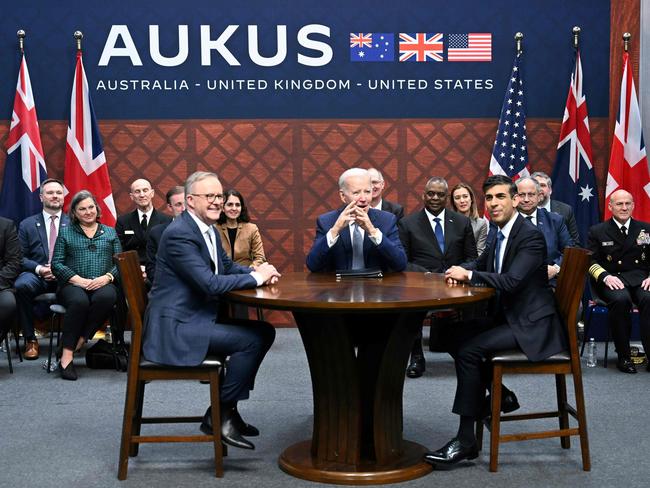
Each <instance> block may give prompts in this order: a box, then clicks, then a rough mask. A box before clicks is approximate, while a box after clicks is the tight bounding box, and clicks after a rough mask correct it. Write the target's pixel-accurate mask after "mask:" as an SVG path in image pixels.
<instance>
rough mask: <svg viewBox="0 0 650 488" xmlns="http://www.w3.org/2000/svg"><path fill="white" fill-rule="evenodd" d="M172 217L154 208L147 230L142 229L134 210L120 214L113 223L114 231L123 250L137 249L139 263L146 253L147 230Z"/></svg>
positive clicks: (144, 260)
mask: <svg viewBox="0 0 650 488" xmlns="http://www.w3.org/2000/svg"><path fill="white" fill-rule="evenodd" d="M171 221H172V218H171V217H170V216H169V215H165V214H162V213H160V212H158V211H157V210H156V209H155V208H154V210H153V212H152V213H151V218H150V219H149V222H148V224H147V232H143V231H142V227H141V226H140V220H139V219H138V211H137V210H134V211H133V212H130V213H128V214H125V215H120V216H119V217H118V218H117V223H116V224H115V232H117V236H118V237H119V238H120V242H121V243H122V249H124V250H125V251H138V257H139V258H140V264H145V262H146V258H147V256H146V254H147V234H148V233H149V230H150V229H152V228H153V227H154V226H156V225H158V224H164V223H165V222H167V223H169V222H171Z"/></svg>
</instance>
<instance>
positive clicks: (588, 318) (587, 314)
mask: <svg viewBox="0 0 650 488" xmlns="http://www.w3.org/2000/svg"><path fill="white" fill-rule="evenodd" d="M593 314H594V309H593V307H589V310H588V312H585V330H584V331H583V334H582V347H581V348H580V357H582V355H583V354H584V352H585V346H586V345H587V342H589V331H591V318H592V316H593Z"/></svg>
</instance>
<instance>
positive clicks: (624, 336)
mask: <svg viewBox="0 0 650 488" xmlns="http://www.w3.org/2000/svg"><path fill="white" fill-rule="evenodd" d="M592 284H593V282H592ZM594 286H596V292H597V293H598V296H599V297H600V298H601V299H602V300H604V301H605V302H606V303H607V309H608V316H607V317H608V320H607V321H608V324H609V330H611V331H612V338H613V339H614V344H615V345H616V352H617V353H618V355H619V356H620V357H624V358H629V357H630V335H631V334H632V316H631V315H630V312H631V310H632V307H633V305H634V304H635V303H636V304H637V306H638V307H639V329H640V331H641V342H642V343H643V349H644V350H645V352H646V354H648V352H649V351H650V291H646V290H644V289H643V288H641V286H631V287H626V288H624V289H622V290H610V289H609V287H607V286H606V285H605V284H604V283H600V282H598V283H596V284H595V285H594Z"/></svg>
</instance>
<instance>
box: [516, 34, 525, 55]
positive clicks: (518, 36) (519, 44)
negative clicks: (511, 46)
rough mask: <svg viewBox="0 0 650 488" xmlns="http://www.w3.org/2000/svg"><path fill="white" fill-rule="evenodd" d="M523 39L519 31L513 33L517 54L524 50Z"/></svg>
mask: <svg viewBox="0 0 650 488" xmlns="http://www.w3.org/2000/svg"><path fill="white" fill-rule="evenodd" d="M523 40H524V35H523V34H522V33H521V32H517V33H516V34H515V46H517V54H521V53H523V52H524V48H523V46H522V42H523Z"/></svg>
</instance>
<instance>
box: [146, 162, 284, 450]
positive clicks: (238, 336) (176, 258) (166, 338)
mask: <svg viewBox="0 0 650 488" xmlns="http://www.w3.org/2000/svg"><path fill="white" fill-rule="evenodd" d="M185 205H186V210H185V211H184V212H183V213H181V215H179V216H178V217H177V218H175V219H174V221H173V222H172V223H171V224H169V226H168V227H167V229H166V230H165V232H164V233H163V235H162V238H161V240H160V246H159V248H158V256H157V259H156V279H155V280H154V283H153V287H152V288H151V292H150V293H149V303H148V305H147V310H146V312H145V318H144V337H143V352H144V355H145V357H146V358H147V359H148V360H150V361H154V362H156V363H160V364H167V365H170V366H196V365H199V364H201V362H202V361H203V360H204V359H205V357H206V356H208V355H218V356H222V357H224V358H225V357H229V360H228V367H227V369H226V375H225V379H224V381H223V383H222V384H221V393H220V404H221V406H220V408H221V426H220V428H221V435H222V440H223V442H225V443H226V444H228V445H231V446H233V447H239V448H244V449H254V445H253V444H252V443H251V442H250V441H249V440H247V439H245V438H244V436H255V435H258V434H259V431H258V430H257V428H255V427H254V426H252V425H249V424H247V423H246V422H244V421H243V420H242V418H241V416H240V415H239V412H238V409H237V403H238V402H239V401H241V400H245V399H247V398H248V397H249V392H250V390H252V389H253V386H254V383H255V376H256V374H257V371H258V368H259V366H260V364H261V362H262V360H263V359H264V356H265V355H266V353H267V351H268V350H269V348H270V347H271V344H272V343H273V340H274V338H275V329H274V328H273V327H272V326H271V325H270V324H268V323H266V322H260V321H254V320H243V319H221V318H220V317H219V315H218V308H219V307H218V305H219V298H220V296H221V295H222V294H223V293H226V292H228V291H230V290H240V289H245V288H255V287H257V286H262V285H263V284H272V283H275V282H277V280H278V278H279V277H280V273H278V272H277V270H276V269H275V267H273V266H272V265H270V264H269V263H262V264H260V265H259V266H258V267H257V268H256V270H252V269H251V268H247V267H244V266H240V265H238V264H236V263H234V262H233V261H232V260H231V259H230V257H228V255H227V254H226V253H225V252H224V250H223V247H222V246H221V240H220V239H219V238H218V236H217V234H216V232H215V227H214V224H216V223H217V221H218V220H219V215H220V214H221V211H222V206H223V188H222V186H221V182H220V181H219V178H218V177H217V175H216V174H214V173H207V172H196V173H194V174H192V175H191V176H190V177H189V178H188V179H187V181H186V182H185ZM200 428H201V431H202V432H204V433H206V434H211V433H212V429H213V426H212V421H211V411H210V409H209V408H208V410H207V411H206V413H205V416H204V419H203V423H202V424H201V427H200Z"/></svg>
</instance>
